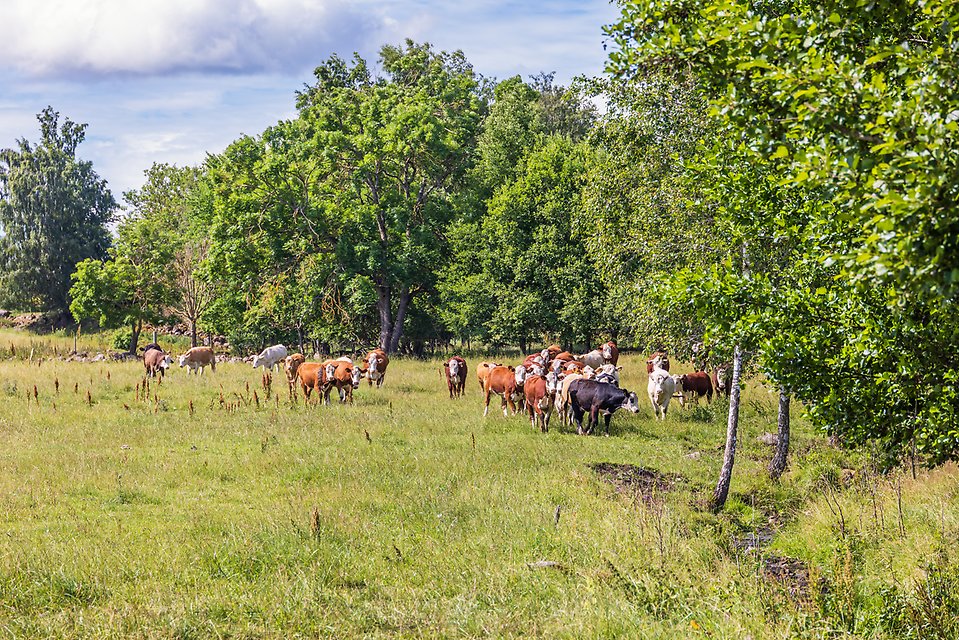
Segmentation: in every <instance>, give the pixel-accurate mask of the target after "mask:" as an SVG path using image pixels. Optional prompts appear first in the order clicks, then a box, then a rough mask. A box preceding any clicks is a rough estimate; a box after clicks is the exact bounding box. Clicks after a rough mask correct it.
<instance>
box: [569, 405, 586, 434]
mask: <svg viewBox="0 0 959 640" xmlns="http://www.w3.org/2000/svg"><path fill="white" fill-rule="evenodd" d="M572 408H573V421H574V422H576V433H578V434H579V435H583V414H584V413H585V412H584V411H583V408H582V407H580V406H579V405H578V404H576V403H573V406H572Z"/></svg>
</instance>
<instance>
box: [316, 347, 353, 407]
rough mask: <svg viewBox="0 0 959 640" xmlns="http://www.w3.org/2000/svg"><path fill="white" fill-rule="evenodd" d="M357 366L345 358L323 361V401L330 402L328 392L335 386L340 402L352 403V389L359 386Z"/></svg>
mask: <svg viewBox="0 0 959 640" xmlns="http://www.w3.org/2000/svg"><path fill="white" fill-rule="evenodd" d="M361 380H362V373H359V367H357V366H356V365H354V364H353V363H352V362H347V361H345V360H341V359H339V358H338V359H336V360H327V361H325V362H324V363H323V383H322V384H323V403H324V404H330V392H331V391H332V390H333V389H334V388H335V389H336V391H337V394H338V395H339V396H340V402H347V401H348V402H349V403H350V404H353V389H355V388H357V387H359V386H360V381H361Z"/></svg>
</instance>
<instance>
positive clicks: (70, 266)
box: [0, 107, 116, 312]
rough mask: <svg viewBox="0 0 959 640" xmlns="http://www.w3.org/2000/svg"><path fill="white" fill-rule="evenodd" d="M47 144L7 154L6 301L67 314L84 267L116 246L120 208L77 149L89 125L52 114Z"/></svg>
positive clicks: (2, 154)
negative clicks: (112, 226) (111, 226)
mask: <svg viewBox="0 0 959 640" xmlns="http://www.w3.org/2000/svg"><path fill="white" fill-rule="evenodd" d="M37 119H38V120H39V122H40V132H41V140H40V144H39V145H36V146H34V145H31V144H30V143H29V142H28V141H27V140H25V139H21V140H18V148H17V149H4V150H3V151H0V232H2V239H0V271H2V275H0V296H2V297H3V298H5V299H6V300H7V302H8V304H11V305H14V306H19V307H25V308H31V309H43V310H48V311H57V312H66V311H67V310H68V308H69V306H70V297H69V291H70V286H71V285H70V275H71V274H72V273H73V271H74V268H75V267H76V265H77V263H78V262H80V261H82V260H84V259H86V258H94V259H100V258H103V257H104V256H105V255H106V251H107V248H108V247H109V246H110V235H109V232H108V231H107V228H106V225H107V224H108V223H110V222H111V221H112V220H113V215H114V211H115V209H116V202H115V201H114V199H113V196H112V195H111V194H110V191H109V189H107V186H106V182H105V181H103V180H101V179H100V177H99V176H98V175H97V174H96V172H95V171H94V170H93V165H92V163H90V162H87V161H83V160H79V159H78V158H77V156H76V152H77V147H78V146H79V145H80V143H81V142H83V139H84V136H85V131H86V125H84V124H77V123H75V122H73V121H71V120H70V119H68V118H67V119H64V121H63V122H62V124H61V123H60V114H59V113H58V112H56V111H54V110H53V108H52V107H47V108H46V109H44V110H43V111H42V112H41V113H40V114H39V115H38V116H37Z"/></svg>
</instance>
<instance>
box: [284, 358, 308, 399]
mask: <svg viewBox="0 0 959 640" xmlns="http://www.w3.org/2000/svg"><path fill="white" fill-rule="evenodd" d="M305 361H306V358H305V357H304V356H303V354H302V353H294V354H292V355H288V356H287V357H286V359H285V360H284V361H283V372H284V373H286V383H287V385H289V387H290V397H291V398H292V397H293V389H294V387H296V370H297V369H298V368H299V366H300V365H301V364H303V363H304V362H305Z"/></svg>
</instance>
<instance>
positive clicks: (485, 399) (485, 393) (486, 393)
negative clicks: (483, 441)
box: [483, 387, 490, 418]
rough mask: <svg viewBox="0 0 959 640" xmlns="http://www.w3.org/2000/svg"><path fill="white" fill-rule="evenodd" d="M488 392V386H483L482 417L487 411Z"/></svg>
mask: <svg viewBox="0 0 959 640" xmlns="http://www.w3.org/2000/svg"><path fill="white" fill-rule="evenodd" d="M489 392H490V390H489V388H488V387H483V396H484V397H483V400H484V408H483V417H484V418H485V417H486V414H487V413H489Z"/></svg>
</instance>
